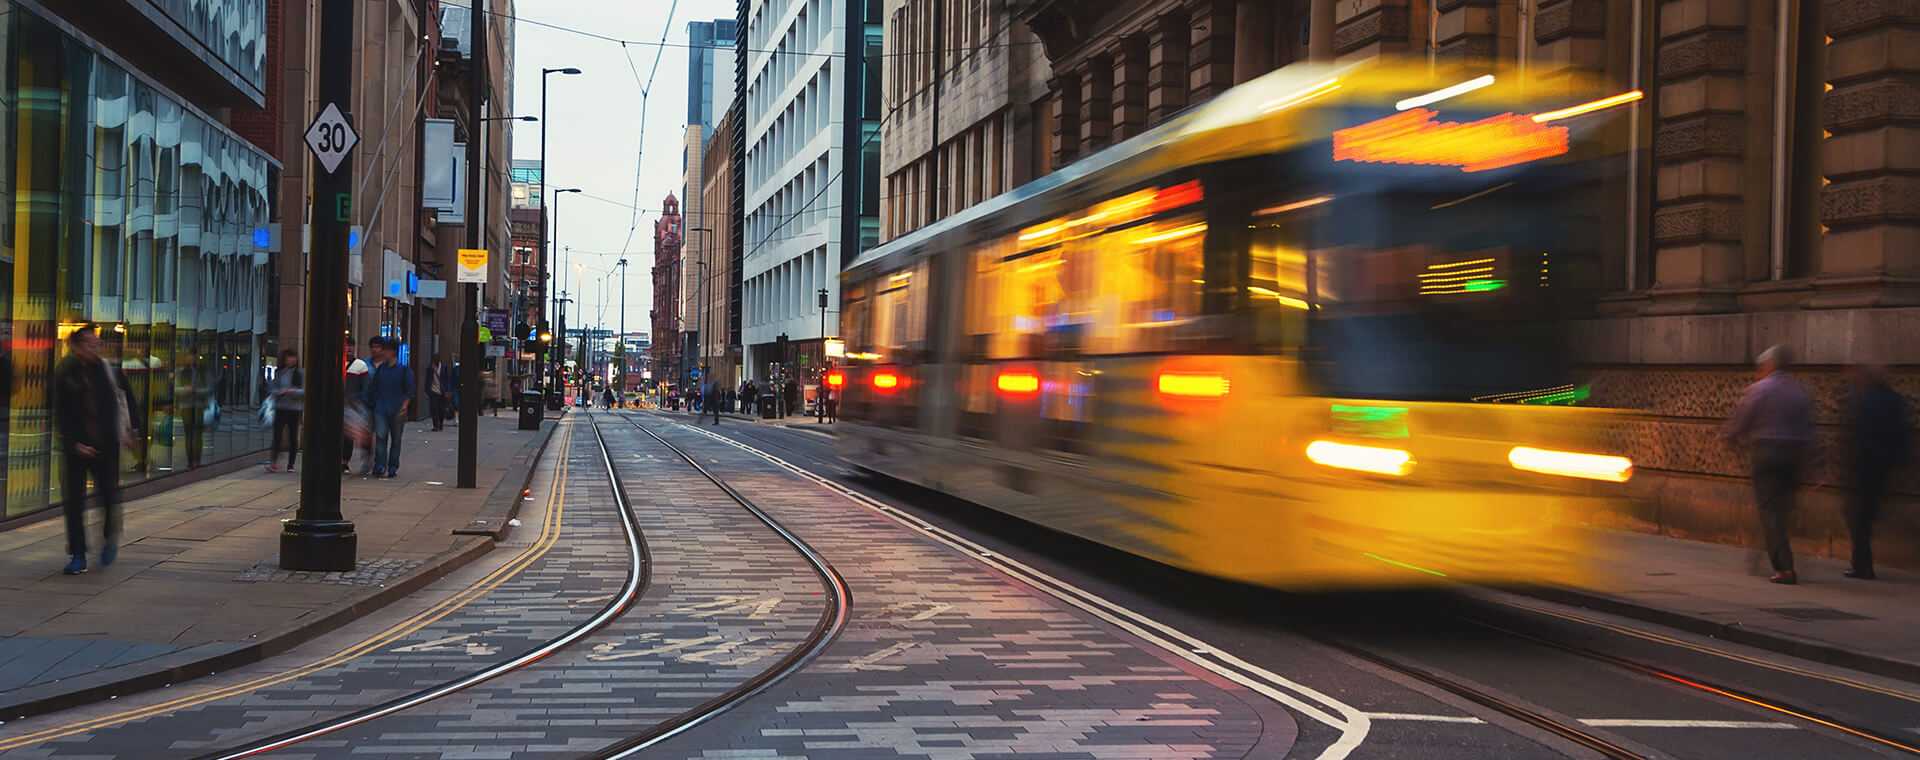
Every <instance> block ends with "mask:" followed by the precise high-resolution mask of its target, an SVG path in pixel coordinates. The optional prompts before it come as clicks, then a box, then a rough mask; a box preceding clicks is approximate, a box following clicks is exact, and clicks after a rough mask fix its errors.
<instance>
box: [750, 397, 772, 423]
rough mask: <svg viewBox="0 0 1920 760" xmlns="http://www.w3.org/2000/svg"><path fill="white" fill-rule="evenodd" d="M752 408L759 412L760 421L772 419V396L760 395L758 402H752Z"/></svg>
mask: <svg viewBox="0 0 1920 760" xmlns="http://www.w3.org/2000/svg"><path fill="white" fill-rule="evenodd" d="M754 406H755V407H756V408H758V409H759V410H760V419H763V420H770V419H773V418H774V408H773V394H771V393H763V394H760V400H759V401H756V402H754Z"/></svg>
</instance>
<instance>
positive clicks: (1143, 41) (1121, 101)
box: [1107, 34, 1147, 142]
mask: <svg viewBox="0 0 1920 760" xmlns="http://www.w3.org/2000/svg"><path fill="white" fill-rule="evenodd" d="M1107 56H1108V57H1109V58H1111V59H1113V139H1114V141H1115V142H1119V141H1121V140H1125V139H1127V138H1129V137H1132V136H1134V135H1137V134H1140V133H1141V132H1144V131H1146V129H1147V38H1146V36H1145V35H1140V34H1133V35H1128V36H1126V37H1123V38H1121V39H1120V41H1118V42H1116V43H1114V45H1113V47H1112V48H1111V49H1109V50H1108V51H1107Z"/></svg>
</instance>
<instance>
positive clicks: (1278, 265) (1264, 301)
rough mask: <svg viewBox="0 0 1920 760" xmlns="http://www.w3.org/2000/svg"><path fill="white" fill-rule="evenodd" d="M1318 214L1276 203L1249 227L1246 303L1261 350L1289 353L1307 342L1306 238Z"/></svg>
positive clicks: (1306, 208) (1313, 210)
mask: <svg viewBox="0 0 1920 760" xmlns="http://www.w3.org/2000/svg"><path fill="white" fill-rule="evenodd" d="M1315 205H1318V204H1315ZM1321 213H1322V212H1321V211H1320V210H1318V209H1314V208H1312V207H1303V206H1299V205H1297V203H1296V204H1279V205H1276V206H1272V207H1269V208H1267V209H1263V210H1262V211H1260V212H1256V213H1255V214H1254V217H1253V219H1252V220H1251V223H1250V224H1248V225H1247V226H1248V238H1247V239H1248V245H1247V260H1248V261H1247V304H1248V306H1249V309H1250V310H1251V312H1252V332H1253V340H1254V345H1256V346H1258V347H1259V348H1260V349H1262V350H1266V351H1276V350H1284V351H1292V350H1297V349H1299V348H1300V346H1301V345H1302V344H1304V343H1305V342H1306V330H1307V316H1308V303H1309V295H1308V288H1307V275H1308V269H1307V246H1308V245H1309V237H1308V235H1309V233H1310V232H1311V231H1312V227H1313V225H1314V224H1315V223H1316V222H1318V221H1319V216H1320V214H1321Z"/></svg>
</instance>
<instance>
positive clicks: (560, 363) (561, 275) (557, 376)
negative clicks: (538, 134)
mask: <svg viewBox="0 0 1920 760" xmlns="http://www.w3.org/2000/svg"><path fill="white" fill-rule="evenodd" d="M541 171H543V172H544V171H546V169H545V168H544V167H542V168H541ZM553 251H554V257H553V263H554V267H553V284H554V291H553V313H554V315H555V317H556V320H557V321H556V324H558V325H559V326H560V329H558V330H556V331H554V334H553V343H551V344H549V345H550V346H551V347H553V348H554V349H555V350H558V351H559V352H560V353H557V354H554V356H553V392H554V393H557V394H560V407H561V408H562V409H564V408H566V407H567V405H568V404H569V403H570V402H569V400H568V399H567V397H566V396H567V385H566V382H565V380H564V379H563V378H564V377H565V376H566V371H567V353H566V346H567V304H566V298H567V291H566V290H565V289H564V288H562V287H560V286H561V284H562V283H565V282H566V280H567V265H566V262H563V261H561V260H560V255H559V254H560V194H559V193H554V194H553Z"/></svg>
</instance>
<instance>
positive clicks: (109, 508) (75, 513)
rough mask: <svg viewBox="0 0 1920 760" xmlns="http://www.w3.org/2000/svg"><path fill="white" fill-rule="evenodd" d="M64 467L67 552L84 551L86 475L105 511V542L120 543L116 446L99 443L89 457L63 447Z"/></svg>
mask: <svg viewBox="0 0 1920 760" xmlns="http://www.w3.org/2000/svg"><path fill="white" fill-rule="evenodd" d="M66 457H67V461H66V465H67V466H66V468H65V472H63V473H61V478H60V480H61V484H62V490H61V492H60V495H61V497H62V499H63V500H64V501H65V504H64V506H65V507H66V513H67V554H68V556H73V557H79V556H84V555H85V554H86V553H87V478H88V476H92V478H93V488H94V490H95V491H96V492H98V494H99V496H100V507H101V508H102V509H105V510H106V512H107V521H106V537H105V538H106V545H107V546H117V545H119V543H120V446H119V444H114V445H113V446H110V447H102V448H101V449H100V451H98V452H96V453H95V454H94V455H93V456H91V457H83V456H80V455H79V454H77V453H75V452H74V451H73V450H72V449H68V450H67V451H66Z"/></svg>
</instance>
